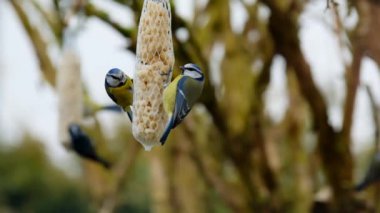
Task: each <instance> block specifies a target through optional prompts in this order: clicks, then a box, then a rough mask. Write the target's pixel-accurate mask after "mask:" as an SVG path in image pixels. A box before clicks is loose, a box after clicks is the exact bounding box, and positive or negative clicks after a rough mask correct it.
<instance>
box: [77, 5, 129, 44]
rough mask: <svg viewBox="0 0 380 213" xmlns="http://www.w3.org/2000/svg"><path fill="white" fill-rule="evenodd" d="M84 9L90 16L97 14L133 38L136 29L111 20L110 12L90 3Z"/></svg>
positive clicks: (117, 29) (126, 35)
mask: <svg viewBox="0 0 380 213" xmlns="http://www.w3.org/2000/svg"><path fill="white" fill-rule="evenodd" d="M84 11H85V13H86V15H88V16H95V17H97V18H99V19H100V20H102V21H104V22H106V23H107V24H109V25H111V27H113V28H114V29H115V30H116V31H118V32H119V33H120V34H122V35H123V36H124V37H126V38H131V37H132V36H133V33H134V30H133V29H130V28H126V27H123V26H121V25H120V24H119V23H117V22H115V21H113V20H111V18H110V17H109V16H108V14H107V13H106V12H104V11H102V10H100V9H98V8H97V7H96V6H95V5H93V4H91V3H88V4H86V5H85V8H84Z"/></svg>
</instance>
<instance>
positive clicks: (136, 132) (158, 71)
mask: <svg viewBox="0 0 380 213" xmlns="http://www.w3.org/2000/svg"><path fill="white" fill-rule="evenodd" d="M173 65H174V52H173V42H172V31H171V11H170V3H169V0H145V1H144V6H143V10H142V13H141V17H140V23H139V28H138V37H137V51H136V70H135V74H134V86H133V90H134V91H133V92H134V94H133V123H132V132H133V136H134V137H135V138H136V139H137V140H138V141H139V142H140V143H141V144H142V145H143V146H144V148H145V150H147V151H149V150H150V149H151V148H152V147H153V146H155V145H160V142H159V140H160V137H161V135H162V133H163V131H164V128H165V125H166V122H167V119H168V118H167V115H166V113H165V110H164V107H163V104H162V95H163V91H164V88H165V86H166V85H167V84H169V83H170V81H171V77H172V69H173Z"/></svg>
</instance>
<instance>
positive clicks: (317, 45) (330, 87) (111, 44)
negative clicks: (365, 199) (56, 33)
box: [0, 0, 380, 164]
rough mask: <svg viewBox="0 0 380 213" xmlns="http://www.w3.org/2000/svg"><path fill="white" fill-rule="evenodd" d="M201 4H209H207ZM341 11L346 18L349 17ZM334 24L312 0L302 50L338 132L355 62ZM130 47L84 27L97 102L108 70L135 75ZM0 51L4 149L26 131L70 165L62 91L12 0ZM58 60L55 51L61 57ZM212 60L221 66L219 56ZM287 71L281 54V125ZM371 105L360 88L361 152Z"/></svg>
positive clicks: (88, 74) (235, 18)
mask: <svg viewBox="0 0 380 213" xmlns="http://www.w3.org/2000/svg"><path fill="white" fill-rule="evenodd" d="M41 1H42V0H41ZM43 2H45V3H47V2H49V1H47V0H43ZM95 2H96V3H97V4H98V5H99V6H101V7H102V8H105V9H106V10H107V11H110V12H111V14H112V18H113V19H115V20H117V21H118V22H120V23H122V24H124V25H126V26H132V25H133V21H132V20H133V17H132V15H131V13H130V11H128V10H126V9H121V8H120V7H117V6H115V5H113V4H111V3H110V1H108V0H97V1H95ZM177 2H181V3H180V4H179V3H177V12H178V13H179V14H180V15H181V16H183V17H185V18H186V19H191V18H192V12H191V11H192V10H191V9H189V8H193V7H194V2H193V1H191V0H177ZM199 2H200V4H204V2H205V1H199ZM232 2H233V3H232V4H231V12H232V16H231V22H232V25H233V26H234V28H233V29H234V30H235V31H237V32H239V31H241V29H242V24H244V22H245V20H246V17H247V16H246V13H245V11H244V9H243V8H242V6H241V4H240V3H239V1H238V0H234V1H232ZM341 12H342V13H343V14H344V13H345V12H346V11H341ZM261 14H262V18H267V16H268V15H269V13H268V10H267V9H265V8H262V9H261ZM344 21H345V24H346V25H347V26H353V25H354V24H355V21H356V18H355V14H354V15H352V16H351V17H349V18H347V19H346V18H345V19H344ZM331 23H332V22H331V14H330V13H329V11H325V3H324V1H311V3H310V4H309V5H308V6H307V8H306V10H305V12H304V14H303V15H302V18H301V22H300V25H301V32H300V37H301V44H302V50H303V52H304V53H305V56H306V58H307V60H308V61H309V63H310V65H311V67H312V71H313V77H314V79H315V81H316V83H317V85H318V87H319V88H320V89H321V91H322V92H323V94H324V97H325V99H326V100H327V102H328V103H329V115H330V117H331V119H330V122H331V123H332V124H333V126H334V127H335V128H336V129H339V128H340V127H341V124H342V110H341V108H342V104H343V102H344V90H345V85H344V72H343V71H344V66H343V64H344V62H345V61H349V60H350V56H349V54H347V52H345V51H342V50H340V48H339V45H338V41H337V39H336V38H335V35H334V34H333V33H332V31H331ZM125 46H126V42H125V40H124V39H123V38H122V37H121V36H120V35H119V34H118V33H116V32H114V31H113V30H112V29H111V28H110V27H108V26H107V25H105V24H103V23H102V22H100V21H99V20H96V19H88V20H87V21H86V23H85V26H84V29H83V30H82V31H81V32H80V34H79V36H78V38H77V40H76V49H77V51H78V54H79V56H80V59H81V67H82V78H83V79H85V84H86V86H87V87H88V89H89V92H90V95H91V97H92V98H93V99H94V100H95V101H97V102H98V103H104V104H110V103H111V100H110V99H109V98H108V96H107V95H106V93H105V91H104V87H103V83H104V76H105V73H106V72H107V71H108V70H109V69H110V68H113V67H118V68H121V69H122V70H124V71H125V72H127V74H129V75H133V68H134V60H135V59H134V55H133V54H131V53H128V52H127V51H125V50H124V48H125ZM0 47H1V48H0V103H1V104H0V137H1V138H2V139H3V141H4V142H5V143H6V144H8V145H12V144H13V143H14V141H17V140H18V139H20V137H21V136H22V134H23V133H24V132H25V130H27V131H28V132H30V133H32V134H33V135H35V136H36V137H38V138H40V139H41V140H42V141H43V142H44V144H46V147H47V150H49V153H50V157H51V158H52V159H53V160H54V161H55V162H58V164H60V163H59V162H62V161H63V160H66V159H70V158H71V157H72V155H70V154H68V153H67V152H66V151H65V150H64V149H63V148H62V147H61V145H60V143H59V141H58V125H57V123H58V114H57V103H58V101H57V97H56V93H55V92H54V91H53V90H52V89H51V88H50V87H49V86H48V85H47V84H46V83H44V82H43V81H42V80H41V73H40V71H39V67H38V64H37V62H36V56H35V55H34V52H33V49H32V46H31V44H30V41H29V40H28V38H27V36H26V34H25V32H24V31H23V28H22V26H21V25H20V23H19V22H18V19H17V17H16V16H15V13H14V12H13V10H12V9H11V7H10V5H9V3H8V2H7V1H0ZM52 51H53V52H54V50H52ZM59 54H60V53H59V52H57V53H56V55H57V56H59ZM57 58H59V57H57ZM213 59H215V63H217V61H218V60H217V58H216V57H214V58H213ZM56 63H58V62H56ZM215 63H213V62H212V63H211V64H214V65H215ZM215 67H216V68H217V66H214V67H213V68H214V69H213V70H215ZM361 69H362V76H361V78H362V80H361V82H362V83H363V84H368V85H370V86H371V88H372V89H373V91H374V93H375V96H376V100H377V103H379V104H380V92H379V91H380V76H379V71H378V68H377V66H376V64H375V63H374V62H373V61H372V60H370V59H365V60H364V61H363V65H362V68H361ZM284 70H285V61H284V59H283V58H282V57H281V56H277V57H276V60H275V63H274V65H273V66H272V70H271V71H272V74H271V76H272V79H271V83H270V87H269V89H268V91H267V92H266V98H265V100H266V102H267V103H271V104H268V106H269V107H267V109H266V110H267V113H268V114H269V116H270V117H271V118H272V119H273V120H274V121H279V120H281V118H282V116H283V115H284V112H285V110H286V107H287V104H288V101H287V97H286V78H285V71H284ZM375 91H376V92H375ZM368 103H369V102H368V96H367V94H366V92H365V89H364V87H360V89H359V91H358V96H357V102H356V104H357V107H356V111H355V114H354V125H353V134H352V137H353V140H354V150H355V152H358V151H360V150H363V149H365V147H368V145H370V141H371V139H372V138H373V134H374V129H373V123H372V117H371V116H372V115H371V109H370V106H369V104H368Z"/></svg>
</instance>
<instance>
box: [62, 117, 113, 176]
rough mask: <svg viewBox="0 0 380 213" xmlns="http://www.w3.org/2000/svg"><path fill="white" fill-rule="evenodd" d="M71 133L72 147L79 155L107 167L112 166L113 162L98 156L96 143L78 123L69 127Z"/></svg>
mask: <svg viewBox="0 0 380 213" xmlns="http://www.w3.org/2000/svg"><path fill="white" fill-rule="evenodd" d="M68 131H69V134H70V139H71V141H70V144H69V145H70V148H72V149H73V150H74V151H75V152H76V153H77V154H78V155H79V156H81V157H83V158H86V159H89V160H92V161H95V162H98V163H100V164H101V165H103V166H104V167H105V168H107V169H108V168H110V166H111V164H110V163H109V162H108V161H106V160H104V159H102V158H101V157H99V156H98V154H97V153H96V151H95V148H94V145H93V144H92V142H91V139H90V138H89V136H88V135H87V134H86V133H85V132H83V131H82V129H81V128H80V126H79V125H78V124H70V125H69V128H68Z"/></svg>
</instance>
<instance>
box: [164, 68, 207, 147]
mask: <svg viewBox="0 0 380 213" xmlns="http://www.w3.org/2000/svg"><path fill="white" fill-rule="evenodd" d="M180 68H181V70H182V73H181V75H179V76H177V77H176V78H175V79H174V80H173V81H172V82H171V83H170V84H169V85H168V86H167V87H166V88H165V90H164V94H163V104H164V109H165V111H166V113H167V114H168V116H169V120H168V123H167V124H166V127H165V131H164V133H163V134H162V136H161V139H160V142H161V144H162V145H164V143H165V141H166V139H167V138H168V136H169V133H170V131H171V129H174V128H175V127H176V126H177V125H178V124H180V123H181V122H182V120H183V119H184V118H185V117H186V115H187V114H188V113H189V112H190V110H191V108H192V107H193V106H194V104H195V102H196V101H197V100H198V98H199V96H200V95H201V94H202V90H203V85H204V75H203V73H202V71H201V69H200V68H199V67H198V66H197V65H195V64H191V63H190V64H186V65H185V66H182V67H180Z"/></svg>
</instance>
